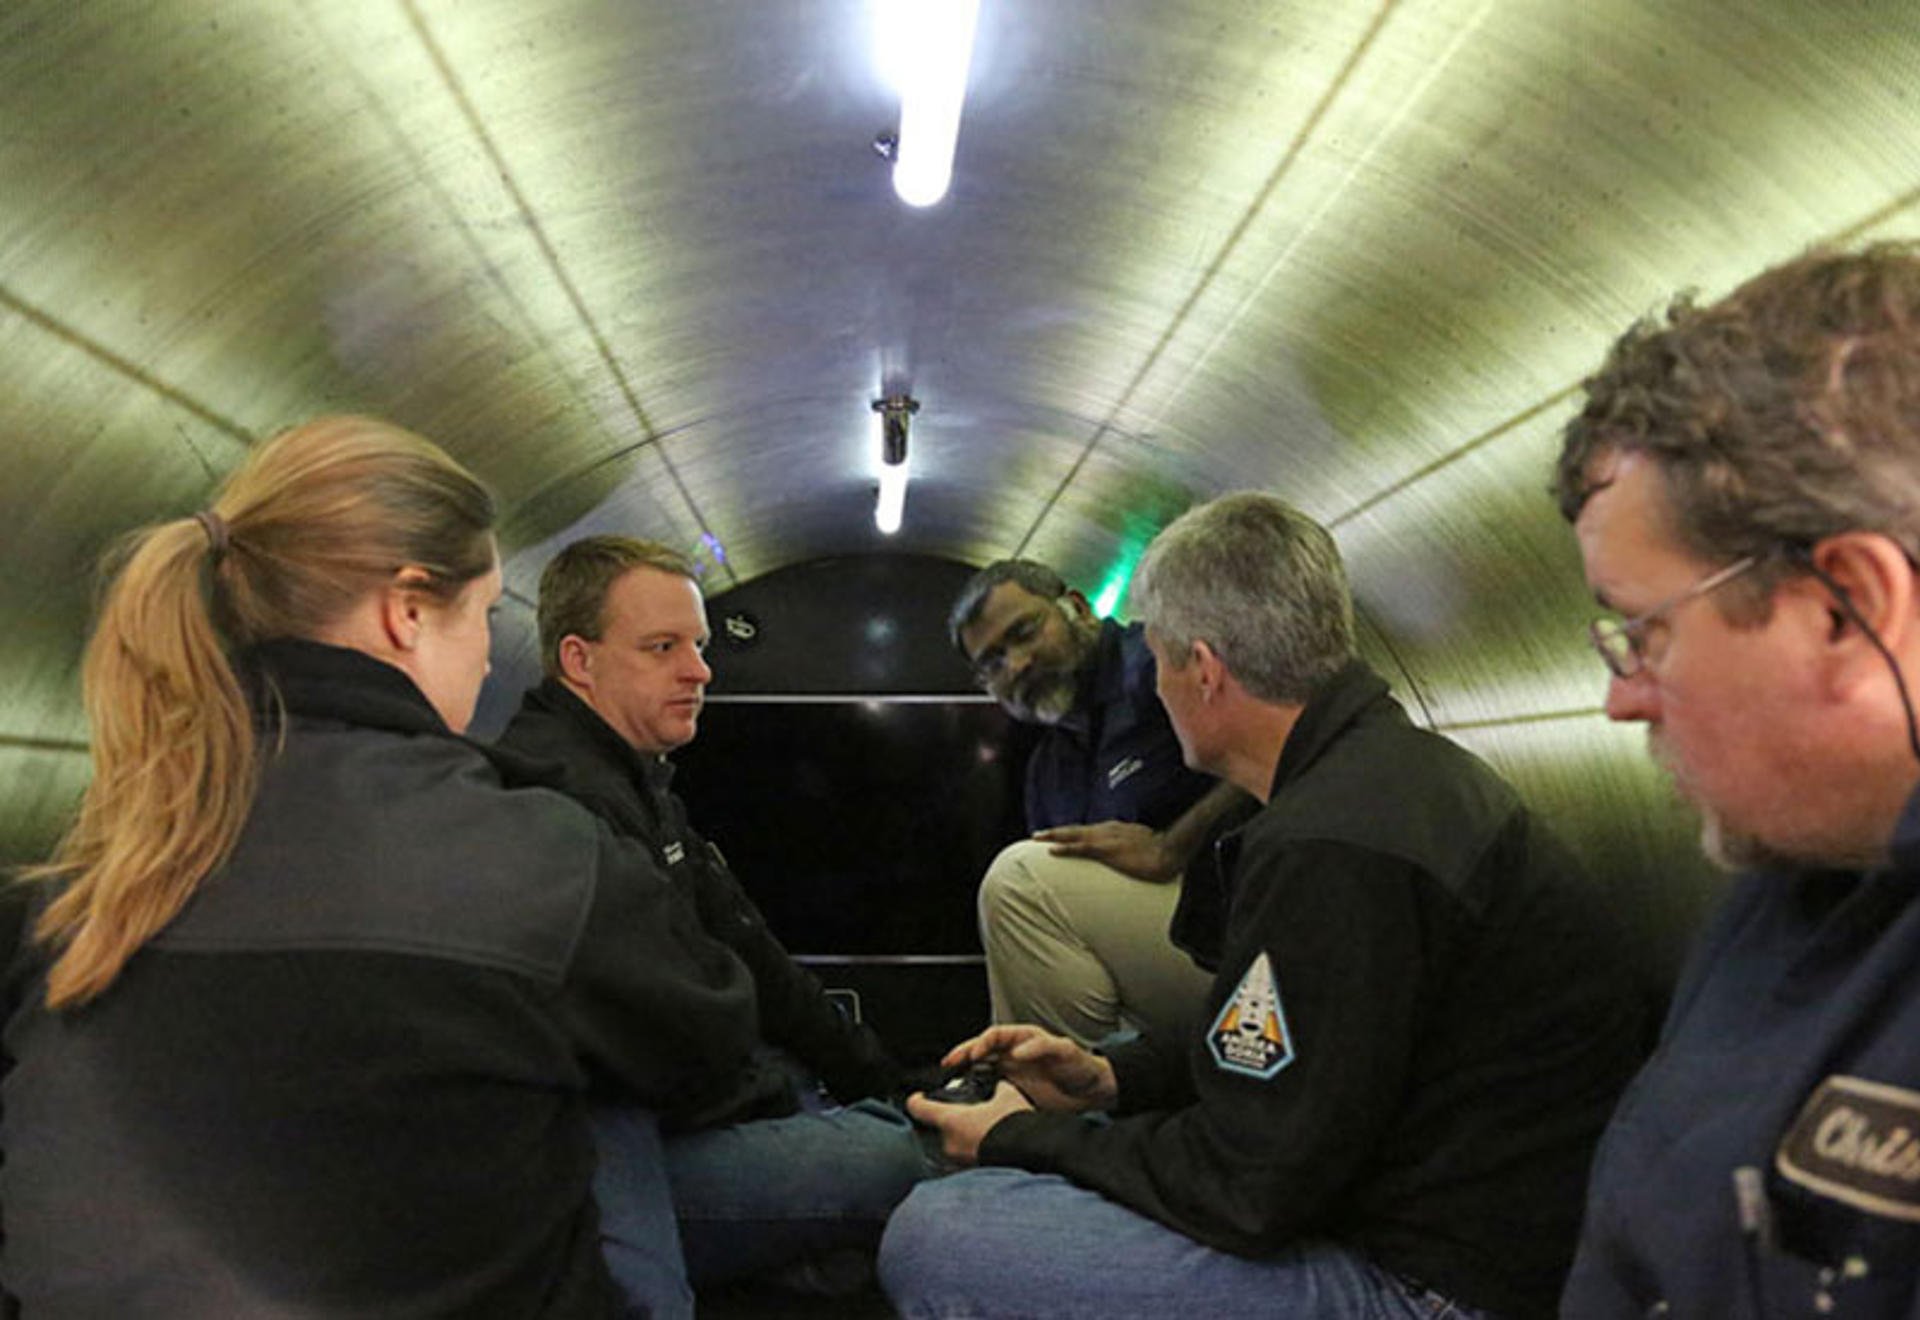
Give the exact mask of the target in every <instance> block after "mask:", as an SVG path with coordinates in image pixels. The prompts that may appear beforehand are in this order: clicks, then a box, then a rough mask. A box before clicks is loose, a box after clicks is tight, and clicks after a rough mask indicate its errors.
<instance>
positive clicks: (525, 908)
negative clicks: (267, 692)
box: [155, 726, 605, 982]
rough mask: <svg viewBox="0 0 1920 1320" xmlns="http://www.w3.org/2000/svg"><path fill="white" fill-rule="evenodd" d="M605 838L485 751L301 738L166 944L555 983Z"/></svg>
mask: <svg viewBox="0 0 1920 1320" xmlns="http://www.w3.org/2000/svg"><path fill="white" fill-rule="evenodd" d="M603 835H604V831H603V829H602V827H601V826H600V825H599V824H598V822H597V821H595V820H594V819H593V817H592V816H591V815H590V814H589V813H587V812H586V811H585V810H583V809H582V808H581V807H579V806H578V805H577V804H575V803H573V802H571V801H569V800H568V799H567V798H565V797H562V796H561V795H560V794H557V793H552V792H549V791H546V790H544V789H514V790H509V789H506V788H503V787H502V786H501V784H500V781H499V778H498V776H497V774H496V773H495V771H494V769H493V767H492V765H491V764H490V763H489V762H488V761H487V760H486V758H485V757H484V756H483V755H482V754H481V753H480V752H479V751H478V750H477V749H475V748H473V747H471V746H468V745H467V744H464V743H461V742H459V741H457V740H454V739H450V738H438V737H421V736H406V735H402V734H395V733H385V732H379V731H372V730H366V729H346V728H340V727H337V726H336V727H331V728H319V729H314V728H307V729H301V730H298V731H296V732H295V733H294V734H293V735H292V736H291V737H290V739H289V742H288V745H287V747H286V749H285V751H284V752H283V753H281V754H280V755H279V756H278V757H277V758H275V759H274V760H273V761H272V762H271V763H270V764H269V765H268V767H267V769H266V772H265V774H264V775H263V777H262V782H261V786H260V793H259V796H258V797H257V799H256V800H255V802H254V807H253V812H252V814H251V815H250V817H249V818H248V823H247V826H246V829H245V830H244V831H243V832H242V834H241V837H240V841H239V844H238V845H237V846H236V848H235V850H234V853H233V856H232V858H231V859H230V860H229V861H228V863H227V865H226V866H225V867H223V868H221V870H220V871H218V872H217V873H215V874H214V875H213V876H210V877H209V878H208V879H207V881H206V882H205V883H204V884H203V885H202V886H201V889H200V892H199V893H198V894H196V895H195V897H194V899H193V901H192V902H191V903H189V905H188V906H187V908H186V910H185V911H184V912H182V913H181V915H180V916H179V917H178V918H177V919H176V920H175V921H174V922H173V923H172V924H171V925H170V926H169V927H168V928H167V929H166V931H165V932H163V933H162V935H161V936H160V938H159V939H157V940H156V941H155V944H156V945H157V946H158V947H161V948H165V949H169V950H173V951H177V952H208V953H211V952H266V951H270V950H295V949H319V948H329V949H357V950H384V951H390V952H394V953H404V954H415V955H420V956H425V957H433V958H447V959H452V960H454V961H460V962H468V963H474V964H480V965H485V966H492V967H498V968H500V969H502V970H505V971H511V972H516V973H520V974H523V975H527V976H532V977H536V978H538V979H540V980H544V981H550V982H557V981H558V980H559V979H560V978H561V976H562V975H563V974H564V972H565V970H566V967H567V964H568V962H569V961H570V960H571V958H572V956H573V950H574V946H575V943H576V942H577V941H578V939H579V936H580V932H581V929H582V928H583V926H584V924H585V921H586V917H587V912H588V909H589V907H590V906H591V904H592V901H593V892H594V884H595V880H596V876H597V873H598V869H599V860H600V858H599V854H600V849H601V848H602V846H603V844H604V843H605V840H604V837H603Z"/></svg>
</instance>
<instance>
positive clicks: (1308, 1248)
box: [880, 1168, 1480, 1320]
mask: <svg viewBox="0 0 1920 1320" xmlns="http://www.w3.org/2000/svg"><path fill="white" fill-rule="evenodd" d="M880 1283H881V1286H882V1287H883V1288H885V1289H886V1292H887V1297H888V1299H889V1300H891V1301H892V1303H893V1305H894V1307H895V1308H896V1309H897V1310H898V1311H899V1312H900V1314H901V1315H903V1316H906V1317H908V1318H909V1320H919V1318H920V1317H947V1318H949V1320H958V1318H959V1317H974V1316H979V1317H986V1316H1047V1317H1058V1318H1059V1320H1072V1318H1073V1317H1082V1316H1083V1317H1088V1320H1095V1318H1096V1317H1097V1320H1127V1318H1128V1317H1136V1316H1137V1317H1141V1318H1142V1320H1166V1317H1168V1316H1186V1315H1263V1316H1312V1317H1315V1318H1316V1320H1318V1318H1320V1317H1330V1318H1332V1320H1441V1318H1442V1317H1457V1318H1458V1320H1475V1318H1476V1317H1479V1315H1480V1313H1479V1312H1476V1311H1474V1310H1471V1309H1470V1308H1467V1307H1464V1306H1460V1305H1458V1304H1456V1303H1453V1302H1450V1301H1448V1300H1447V1299H1446V1298H1444V1297H1441V1296H1439V1295H1438V1294H1436V1293H1433V1292H1431V1291H1429V1290H1426V1289H1423V1288H1419V1287H1417V1286H1415V1285H1411V1284H1408V1283H1405V1282H1402V1281H1401V1280H1400V1279H1397V1278H1395V1277H1394V1276H1393V1275H1391V1274H1388V1273H1387V1272H1386V1271H1385V1270H1382V1269H1380V1268H1379V1267H1378V1266H1376V1265H1373V1264H1371V1263H1369V1262H1368V1261H1367V1260H1366V1259H1365V1258H1364V1257H1362V1256H1360V1255H1359V1254H1358V1253H1356V1252H1353V1251H1349V1250H1347V1249H1345V1248H1342V1247H1339V1246H1335V1245H1333V1244H1331V1243H1327V1242H1303V1243H1301V1244H1300V1245H1298V1246H1296V1247H1294V1248H1292V1249H1290V1250H1288V1251H1285V1252H1283V1253H1281V1254H1280V1255H1278V1256H1274V1257H1271V1258H1269V1259H1266V1260H1246V1259H1244V1258H1242V1257H1239V1256H1234V1255H1230V1254H1229V1253H1227V1252H1224V1251H1216V1250H1214V1249H1213V1248H1212V1247H1207V1246H1203V1245H1201V1244H1200V1243H1198V1242H1195V1241H1194V1240H1193V1239H1192V1238H1190V1237H1187V1236H1186V1235H1185V1234H1183V1233H1177V1232H1175V1231H1174V1230H1173V1229H1170V1228H1167V1227H1165V1226H1164V1225H1162V1224H1159V1223H1156V1222H1155V1221H1153V1220H1151V1219H1148V1218H1146V1217H1145V1216H1144V1215H1139V1214H1135V1213H1134V1212H1133V1211H1131V1210H1128V1209H1126V1208H1125V1207H1123V1206H1120V1205H1117V1204H1115V1203H1114V1202H1112V1201H1109V1200H1107V1199H1106V1198H1105V1197H1103V1196H1100V1195H1099V1194H1097V1193H1095V1192H1090V1191H1087V1190H1085V1189H1084V1188H1081V1187H1077V1186H1075V1185H1074V1184H1073V1183H1071V1182H1068V1181H1067V1180H1066V1179H1065V1178H1062V1177H1060V1176H1059V1175H1057V1174H1050V1173H1045V1174H1042V1173H1027V1172H1025V1171H1023V1170H1020V1169H995V1168H989V1169H974V1170H970V1171H969V1172H966V1173H956V1174H954V1175H952V1176H951V1177H948V1178H942V1179H941V1180H940V1181H938V1182H930V1183H926V1184H924V1185H923V1186H921V1187H918V1188H916V1189H915V1190H914V1192H913V1194H912V1195H911V1196H909V1197H908V1198H907V1199H906V1201H905V1203H904V1204H902V1205H901V1207H900V1208H899V1209H898V1210H896V1211H895V1212H894V1216H893V1220H892V1222H891V1223H890V1224H888V1225H887V1234H886V1238H885V1239H884V1240H883V1241H882V1242H881V1244H880Z"/></svg>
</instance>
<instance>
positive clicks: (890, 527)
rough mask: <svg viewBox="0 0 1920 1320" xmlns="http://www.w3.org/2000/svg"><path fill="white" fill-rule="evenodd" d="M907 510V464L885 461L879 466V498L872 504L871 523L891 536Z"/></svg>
mask: <svg viewBox="0 0 1920 1320" xmlns="http://www.w3.org/2000/svg"><path fill="white" fill-rule="evenodd" d="M906 511H907V465H906V464H905V463H887V464H884V465H883V466H882V467H881V468H880V500H879V503H877V504H875V505H874V506H873V525H874V526H875V527H878V528H879V529H880V530H881V531H882V532H883V533H885V534H886V535H888V536H892V535H893V534H894V533H895V532H897V531H899V530H900V520H901V518H902V516H903V515H904V514H905V513H906Z"/></svg>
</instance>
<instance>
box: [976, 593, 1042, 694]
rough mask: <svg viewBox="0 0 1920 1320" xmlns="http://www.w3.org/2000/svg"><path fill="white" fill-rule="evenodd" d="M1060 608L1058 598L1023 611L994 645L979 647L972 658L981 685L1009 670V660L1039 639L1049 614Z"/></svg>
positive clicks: (989, 682) (1023, 652)
mask: <svg viewBox="0 0 1920 1320" xmlns="http://www.w3.org/2000/svg"><path fill="white" fill-rule="evenodd" d="M1057 608H1059V603H1058V602H1057V601H1048V602H1047V603H1046V604H1045V605H1043V606H1041V607H1040V608H1038V609H1034V610H1031V611H1029V612H1028V613H1026V614H1022V615H1021V616H1020V617H1019V618H1017V619H1015V620H1014V621H1013V622H1012V623H1010V624H1008V625H1007V626H1006V628H1005V629H1004V630H1002V632H1001V633H1000V635H999V636H998V637H997V638H995V639H994V641H993V644H992V645H991V646H985V647H982V648H981V649H980V654H979V655H977V656H975V657H974V658H973V677H974V679H975V681H977V682H978V683H979V684H980V686H981V687H991V686H992V685H993V684H994V683H995V682H997V681H998V680H999V678H1000V675H1001V674H1002V673H1003V672H1004V671H1005V670H1006V667H1007V662H1008V661H1009V660H1011V659H1012V658H1013V657H1014V656H1015V655H1024V654H1025V653H1026V652H1028V651H1031V650H1032V649H1033V648H1034V647H1035V646H1036V645H1038V644H1039V642H1040V634H1041V633H1043V632H1045V631H1046V628H1047V618H1048V615H1049V614H1050V613H1051V612H1052V611H1053V610H1055V609H1057Z"/></svg>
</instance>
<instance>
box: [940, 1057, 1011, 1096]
mask: <svg viewBox="0 0 1920 1320" xmlns="http://www.w3.org/2000/svg"><path fill="white" fill-rule="evenodd" d="M999 1084H1000V1070H999V1069H998V1068H996V1067H994V1066H993V1064H991V1063H987V1062H984V1061H983V1062H980V1063H969V1064H967V1065H965V1066H964V1067H961V1068H955V1069H954V1070H953V1072H952V1074H951V1075H950V1076H949V1077H948V1078H947V1080H946V1081H944V1082H942V1083H940V1085H938V1086H936V1087H934V1088H933V1089H932V1090H931V1091H928V1092H927V1099H929V1100H938V1101H939V1102H940V1103H941V1104H943V1105H978V1104H984V1103H985V1102H987V1101H988V1100H991V1099H993V1091H994V1088H995V1087H996V1086H998V1085H999Z"/></svg>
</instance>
